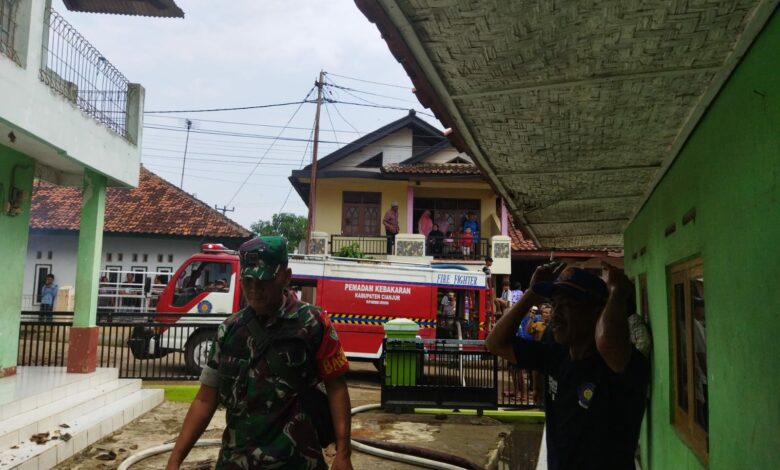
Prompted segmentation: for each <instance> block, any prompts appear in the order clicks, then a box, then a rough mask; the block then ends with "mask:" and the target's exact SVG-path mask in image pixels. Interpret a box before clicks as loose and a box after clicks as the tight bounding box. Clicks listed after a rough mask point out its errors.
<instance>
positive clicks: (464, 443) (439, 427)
mask: <svg viewBox="0 0 780 470" xmlns="http://www.w3.org/2000/svg"><path fill="white" fill-rule="evenodd" d="M378 379H379V378H378V374H377V373H376V372H375V371H374V370H373V369H372V367H371V366H370V365H364V364H355V365H354V366H353V370H352V371H351V372H350V373H349V374H348V376H347V381H348V383H349V386H350V395H351V399H352V406H353V407H355V406H360V405H365V404H371V403H378V402H379V400H380V387H379V382H378ZM146 386H153V384H146ZM188 407H189V404H188V403H173V402H168V401H166V402H164V403H162V404H161V405H160V406H158V407H157V408H155V409H154V410H152V411H150V412H149V413H147V414H146V415H144V416H142V417H140V418H138V419H136V420H135V421H133V422H132V423H130V424H129V425H128V426H125V427H124V428H123V429H121V430H120V431H117V432H115V433H113V434H112V435H111V436H109V437H107V438H104V439H103V440H101V441H98V442H97V443H95V444H93V445H91V446H89V447H88V448H87V449H85V450H84V451H82V452H81V453H79V454H77V455H75V456H74V457H73V458H71V459H69V460H67V461H65V462H63V463H62V464H60V465H58V466H57V467H56V468H57V469H61V470H65V469H67V470H107V469H115V468H117V467H118V466H119V464H120V463H121V462H122V461H123V460H124V459H126V458H127V457H128V456H129V455H131V454H133V453H135V452H138V451H140V450H143V449H147V448H149V447H154V446H156V445H159V444H162V443H165V442H170V441H172V440H173V439H175V438H176V436H177V434H178V432H179V430H180V428H181V423H182V421H183V420H184V415H185V413H186V412H187V408H188ZM224 426H225V415H224V411H221V410H220V411H218V412H217V413H216V415H215V416H214V419H212V422H211V424H210V425H209V427H208V428H207V430H206V432H205V434H204V436H203V437H204V438H220V437H221V434H222V430H223V429H224ZM513 431H514V432H513ZM352 434H353V436H355V437H366V438H371V439H379V440H385V441H392V442H399V443H405V444H410V445H415V446H419V447H423V448H428V449H434V450H438V451H442V452H448V453H452V454H454V455H458V456H461V457H463V458H466V459H468V460H470V461H472V462H474V463H476V464H478V465H480V466H483V465H488V463H489V462H492V465H491V467H492V468H499V469H500V468H507V469H508V468H512V469H516V468H517V469H520V468H533V460H534V458H535V455H534V449H537V448H538V443H539V436H540V435H541V428H540V427H538V426H531V427H519V426H514V427H513V426H511V425H506V424H502V423H500V422H498V421H496V420H493V419H491V418H486V417H475V416H452V415H450V416H447V417H446V418H444V419H442V416H438V417H437V416H433V415H415V414H394V413H385V412H383V411H371V412H366V413H361V414H358V415H356V416H355V417H354V418H353V420H352ZM510 435H511V436H512V438H509V439H507V440H506V441H505V439H504V438H505V437H506V436H510ZM507 444H509V445H507ZM499 447H501V448H502V452H503V454H506V455H501V454H499ZM508 450H509V451H511V453H512V454H513V455H514V454H517V455H520V456H521V457H522V459H523V460H524V462H522V464H521V463H520V462H513V463H512V464H511V465H510V464H509V462H508V459H509V457H510V456H509V455H508ZM217 452H218V448H217V447H207V448H200V449H194V450H193V451H192V453H190V456H189V457H188V459H187V461H186V462H185V466H183V467H182V468H184V469H188V470H194V469H198V470H205V469H209V468H213V463H214V460H215V458H216V455H217ZM331 453H332V449H328V450H326V457H332V456H331V455H329V454H331ZM114 455H115V457H114V458H111V457H113V456H114ZM167 457H168V454H162V455H158V456H155V457H152V458H149V459H147V460H144V461H143V462H140V463H138V464H136V465H134V466H133V467H132V468H133V470H149V469H160V468H164V467H165V462H166V460H167ZM513 458H515V459H516V458H517V457H513ZM106 459H108V460H106ZM328 460H330V458H328ZM352 462H353V466H354V468H355V469H388V470H394V469H398V470H406V469H414V468H418V467H414V466H411V465H406V464H402V463H399V462H392V461H388V460H383V459H379V458H377V457H373V456H369V455H366V454H362V453H359V452H354V453H353V458H352Z"/></svg>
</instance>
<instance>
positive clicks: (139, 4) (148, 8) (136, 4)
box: [63, 0, 184, 18]
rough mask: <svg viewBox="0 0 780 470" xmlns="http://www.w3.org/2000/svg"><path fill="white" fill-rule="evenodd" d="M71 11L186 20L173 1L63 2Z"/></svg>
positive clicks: (105, 0) (97, 0) (106, 0)
mask: <svg viewBox="0 0 780 470" xmlns="http://www.w3.org/2000/svg"><path fill="white" fill-rule="evenodd" d="M63 2H64V3H65V7H66V8H67V9H68V10H70V11H81V12H85V13H108V14H114V15H132V16H155V17H160V18H184V12H183V11H182V9H181V8H179V7H178V5H176V2H174V1H173V0H63Z"/></svg>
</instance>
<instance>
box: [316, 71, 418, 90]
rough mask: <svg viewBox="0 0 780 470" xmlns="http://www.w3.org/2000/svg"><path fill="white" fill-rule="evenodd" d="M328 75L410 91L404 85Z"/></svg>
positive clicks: (329, 73)
mask: <svg viewBox="0 0 780 470" xmlns="http://www.w3.org/2000/svg"><path fill="white" fill-rule="evenodd" d="M327 75H331V76H334V77H339V78H345V79H347V80H354V81H356V82H363V83H371V84H373V85H382V86H389V87H393V88H402V89H404V90H409V87H408V86H403V85H393V84H391V83H382V82H374V81H371V80H364V79H362V78H355V77H348V76H346V75H338V74H335V73H331V72H328V73H327Z"/></svg>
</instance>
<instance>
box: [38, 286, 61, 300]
mask: <svg viewBox="0 0 780 470" xmlns="http://www.w3.org/2000/svg"><path fill="white" fill-rule="evenodd" d="M58 290H59V286H58V285H57V284H52V285H50V286H47V285H46V284H44V285H43V287H41V303H42V304H46V305H54V300H55V299H56V298H57V291H58Z"/></svg>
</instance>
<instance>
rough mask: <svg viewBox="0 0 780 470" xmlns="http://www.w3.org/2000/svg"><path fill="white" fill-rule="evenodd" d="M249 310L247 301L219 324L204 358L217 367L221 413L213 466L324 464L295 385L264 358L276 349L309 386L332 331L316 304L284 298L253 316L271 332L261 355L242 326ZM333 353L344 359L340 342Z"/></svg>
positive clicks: (320, 466)
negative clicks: (269, 312) (274, 308)
mask: <svg viewBox="0 0 780 470" xmlns="http://www.w3.org/2000/svg"><path fill="white" fill-rule="evenodd" d="M253 315H254V311H253V310H252V309H251V308H250V307H247V308H244V309H243V310H241V311H239V312H237V313H235V314H234V315H232V316H231V317H229V318H228V319H227V320H226V321H225V322H224V323H223V324H222V325H220V327H219V330H218V332H217V339H216V341H215V342H214V346H213V347H212V350H211V354H210V357H209V361H208V364H207V368H208V369H212V370H216V371H217V373H218V377H219V382H218V389H219V400H220V404H222V405H223V406H225V407H226V413H227V416H226V422H227V425H226V428H225V431H224V433H223V435H222V449H221V451H220V454H219V459H218V462H217V466H216V468H217V469H224V470H233V469H255V468H284V469H307V470H308V469H317V470H319V469H327V465H326V464H325V462H324V460H323V456H322V450H321V448H320V446H319V444H318V441H317V433H316V430H315V428H314V425H313V424H312V422H311V419H310V418H309V416H308V415H306V414H305V413H304V412H303V411H302V409H301V405H300V403H299V400H298V391H299V390H296V389H295V384H291V383H288V382H287V381H285V380H284V378H283V377H281V376H280V374H274V373H272V371H271V370H270V369H271V367H269V361H268V360H267V359H266V356H267V355H268V354H277V355H278V357H279V358H280V359H281V363H283V364H284V365H285V366H287V367H289V368H290V369H291V371H287V372H288V374H287V375H286V376H287V377H289V376H290V375H289V372H292V373H293V374H295V375H296V376H297V377H301V378H302V379H303V383H304V384H306V385H311V386H313V385H314V384H316V383H317V382H318V380H319V379H318V377H317V370H318V368H317V362H316V360H315V356H316V354H317V352H318V350H319V349H320V345H321V343H322V340H323V333H324V331H325V330H324V328H325V327H327V328H328V329H329V331H328V333H329V335H330V336H331V337H334V336H335V331H334V330H333V329H332V325H330V322H329V321H327V319H325V318H324V317H323V316H322V314H321V312H320V309H319V308H318V307H315V306H313V305H309V304H304V303H301V302H299V301H297V300H287V301H286V302H285V304H284V305H283V306H282V308H281V309H280V310H279V312H278V313H277V314H276V315H275V316H273V317H269V318H267V319H266V318H264V317H258V323H259V325H260V326H261V328H262V329H264V330H265V331H264V333H266V334H267V336H268V337H270V338H272V340H271V347H270V348H268V349H266V352H265V353H262V356H261V353H260V352H259V351H258V345H257V344H255V340H254V338H253V337H252V334H251V333H250V331H249V328H248V326H247V323H248V320H249V319H250V318H251V317H252V316H253ZM323 322H325V324H324V323H323ZM336 338H337V337H336ZM272 350H273V351H272ZM338 352H340V353H341V355H342V357H343V351H342V350H341V348H340V345H339V348H338ZM330 360H331V361H332V360H333V359H332V358H331V359H330ZM278 362H279V361H278V360H277V363H278ZM344 362H345V364H346V360H345V361H344ZM204 383H205V382H204ZM298 386H300V384H298Z"/></svg>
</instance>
